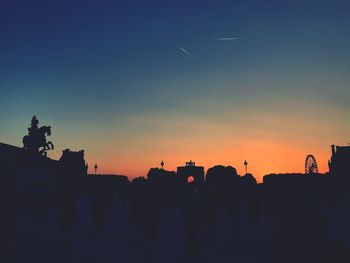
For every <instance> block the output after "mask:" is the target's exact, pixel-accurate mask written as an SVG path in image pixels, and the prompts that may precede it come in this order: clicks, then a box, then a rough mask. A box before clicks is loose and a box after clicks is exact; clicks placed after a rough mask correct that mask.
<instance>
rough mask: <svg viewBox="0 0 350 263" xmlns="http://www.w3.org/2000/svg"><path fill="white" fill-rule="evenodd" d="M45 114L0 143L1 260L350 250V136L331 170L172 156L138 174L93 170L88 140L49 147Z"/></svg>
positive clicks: (273, 255) (193, 258)
mask: <svg viewBox="0 0 350 263" xmlns="http://www.w3.org/2000/svg"><path fill="white" fill-rule="evenodd" d="M41 125H42V124H41V122H39V120H38V119H37V117H36V116H33V117H32V121H31V123H30V127H29V128H28V135H25V136H24V139H23V147H22V148H20V147H16V146H13V145H9V144H4V143H0V167H1V168H2V169H1V171H0V197H1V198H0V200H1V201H0V230H1V231H0V261H1V262H22V261H23V260H24V259H25V258H31V259H35V260H36V262H47V261H48V260H49V261H51V262H62V261H65V262H76V261H84V262H101V260H103V261H105V262H115V261H116V260H119V261H123V262H131V263H134V262H135V263H136V262H164V261H165V260H166V261H167V262H204V263H205V262H208V263H209V262H218V258H219V259H220V260H219V261H220V262H232V261H238V262H252V263H253V262H272V263H280V262H287V263H288V262H291V263H292V262H296V261H298V262H308V263H310V262H311V263H316V262H317V263H319V262H321V263H322V262H325V263H326V262H329V261H334V262H340V263H342V262H344V263H345V262H348V261H349V260H350V235H349V233H350V224H349V221H348V218H350V206H349V204H350V191H349V189H348V187H349V184H350V176H349V171H348V163H349V160H350V146H335V145H332V146H331V147H330V157H329V161H328V166H329V172H328V173H324V174H322V173H318V170H317V168H318V164H317V161H316V159H315V157H314V156H312V155H308V156H306V158H305V171H304V173H287V174H285V173H279V174H268V175H265V176H264V178H263V183H261V184H258V183H257V180H256V179H255V178H254V176H253V174H251V173H249V172H250V166H249V169H248V165H250V162H249V163H248V162H247V160H245V161H244V165H245V168H246V170H245V171H246V173H245V174H243V175H240V174H238V173H237V170H236V169H235V168H234V167H232V166H224V165H215V166H213V167H210V168H208V170H207V171H206V172H205V168H204V167H203V166H200V165H197V164H196V162H195V161H193V160H189V161H187V162H185V164H184V165H183V166H178V167H177V170H176V172H175V171H169V170H167V169H166V162H164V161H163V160H162V161H161V162H160V163H159V165H160V167H154V168H150V169H149V172H148V173H147V175H146V176H140V177H137V178H134V179H130V180H129V179H128V177H126V176H122V175H116V174H103V173H99V172H98V170H97V169H98V168H99V166H98V165H97V164H95V165H94V166H93V168H94V170H95V172H94V173H93V174H89V173H88V164H87V163H86V161H85V151H84V150H80V151H72V150H70V149H65V150H64V151H63V152H62V155H61V157H60V158H59V160H54V159H51V158H49V157H48V152H49V151H50V150H52V148H53V147H51V146H52V145H53V143H52V142H50V143H49V142H48V141H47V138H46V136H51V135H52V134H51V129H50V131H49V129H48V128H47V127H49V126H45V125H44V126H41ZM53 131H54V130H53ZM48 145H50V146H48ZM135 165H136V164H135ZM29 240H30V242H28V241H29ZM112 248H113V249H112ZM252 251H254V253H252ZM169 256H170V257H169ZM53 257H54V259H53Z"/></svg>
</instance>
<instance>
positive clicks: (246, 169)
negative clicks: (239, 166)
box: [244, 160, 248, 174]
mask: <svg viewBox="0 0 350 263" xmlns="http://www.w3.org/2000/svg"><path fill="white" fill-rule="evenodd" d="M244 166H245V173H246V174H247V173H248V163H247V160H245V161H244Z"/></svg>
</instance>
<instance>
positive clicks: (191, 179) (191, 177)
mask: <svg viewBox="0 0 350 263" xmlns="http://www.w3.org/2000/svg"><path fill="white" fill-rule="evenodd" d="M193 182H194V177H193V176H189V177H187V183H188V184H192V183H193Z"/></svg>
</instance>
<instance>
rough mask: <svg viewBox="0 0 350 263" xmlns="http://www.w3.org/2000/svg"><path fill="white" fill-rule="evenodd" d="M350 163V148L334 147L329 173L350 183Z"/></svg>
mask: <svg viewBox="0 0 350 263" xmlns="http://www.w3.org/2000/svg"><path fill="white" fill-rule="evenodd" d="M349 163H350V146H335V145H332V156H331V160H330V161H329V163H328V165H329V172H330V174H331V175H333V176H335V177H336V178H338V179H343V180H347V181H350V177H349V171H348V166H349Z"/></svg>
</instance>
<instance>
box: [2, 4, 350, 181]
mask: <svg viewBox="0 0 350 263" xmlns="http://www.w3.org/2000/svg"><path fill="white" fill-rule="evenodd" d="M349 14H350V3H349V1H322V0H320V1H210V2H205V1H183V2H179V1H65V0H61V1H56V2H54V1H1V6H0V33H1V35H0V90H1V96H0V103H1V111H0V119H1V120H2V124H1V125H0V131H1V134H2V138H0V139H1V140H3V141H6V142H9V143H13V144H17V145H21V137H22V136H23V135H24V133H25V132H26V130H25V128H26V126H28V123H29V120H30V118H31V116H32V115H34V114H37V115H38V117H39V120H42V124H50V125H51V126H53V134H54V137H53V138H52V140H53V141H54V142H56V145H57V146H58V149H59V150H62V149H63V148H66V147H71V148H74V149H80V148H84V149H86V150H87V159H88V160H89V161H90V162H99V163H101V167H103V166H105V167H106V171H115V172H123V173H130V174H132V175H136V174H137V173H143V172H144V170H145V169H146V167H149V166H152V165H154V164H155V163H156V164H158V161H159V159H167V160H169V161H168V163H169V166H170V167H171V168H173V167H175V166H176V165H177V164H178V163H177V162H179V160H183V161H186V159H187V158H192V159H198V161H202V162H203V164H204V165H209V164H211V162H210V161H209V160H213V162H214V161H216V162H223V163H224V164H229V163H231V162H233V164H236V163H235V162H237V164H236V165H238V164H239V165H240V164H241V159H242V158H243V159H244V158H249V155H252V156H253V154H252V153H251V151H249V149H248V150H246V155H248V156H245V157H241V156H240V155H239V152H238V151H237V149H238V148H239V147H244V146H242V145H246V144H245V143H243V142H252V141H258V142H264V143H262V145H264V147H265V146H266V145H265V143H267V145H269V143H270V144H271V145H272V146H271V147H273V145H275V146H276V145H283V144H285V143H291V144H293V145H296V144H297V143H295V142H297V141H299V144H300V145H298V147H297V149H295V151H296V152H297V153H300V155H301V156H300V159H303V158H304V156H303V154H304V152H305V155H306V154H307V153H308V152H309V151H315V152H316V153H319V155H320V156H322V157H321V158H323V159H325V158H326V154H328V152H327V151H328V144H329V143H332V142H334V143H346V142H347V141H348V137H346V134H349V124H348V123H349V121H348V120H349V117H350V114H349V113H350V106H349V98H350V91H349V90H350V87H349V83H350V77H349V69H350V54H349V46H350V34H349V33H350V32H349V31H350V30H349V28H350V16H349ZM220 37H235V38H237V39H236V40H234V41H216V40H214V39H215V38H220ZM179 47H183V48H185V49H186V50H188V51H189V52H190V53H191V56H188V55H186V54H185V53H183V52H182V51H180V50H179ZM299 126H300V128H297V127H299ZM310 129H312V130H313V131H312V133H311V132H310ZM326 131H328V132H326ZM221 140H223V141H221ZM175 142H176V143H175ZM209 142H210V143H209ZM189 143H190V146H188V147H187V146H186V147H182V146H181V145H189ZM165 145H168V146H165ZM178 145H180V146H178ZM247 147H248V146H247ZM252 147H253V146H252ZM261 147H263V146H261ZM286 147H289V146H287V145H286ZM208 148H211V150H210V151H209V150H208ZM214 148H215V149H214ZM230 149H231V150H230ZM233 149H234V150H233ZM253 149H254V147H253V148H252V151H253ZM206 150H208V152H206ZM223 153H225V154H226V155H225V154H223ZM56 155H57V156H59V152H57V153H55V156H56ZM146 155H147V158H146V157H145V156H146ZM212 155H214V156H212ZM271 155H272V156H273V154H271ZM275 155H276V156H279V152H277V153H275ZM316 157H317V156H316ZM252 158H253V159H254V158H258V157H252ZM271 158H272V157H271ZM276 158H277V157H276ZM134 159H135V160H138V161H139V163H140V167H141V168H139V169H134V168H133V165H132V162H131V160H134ZM280 161H281V160H277V159H276V160H271V162H272V163H276V162H280ZM297 161H299V159H296V160H295V162H297ZM324 161H325V160H324ZM113 162H115V163H113ZM258 162H259V161H258V160H256V163H257V164H258ZM260 162H264V163H266V160H261V161H260ZM142 165H143V166H142ZM296 165H297V163H293V161H291V162H290V163H288V162H286V163H283V164H281V165H279V166H278V168H280V169H286V170H289V169H292V168H293V167H296ZM258 166H259V165H258ZM114 167H115V168H114ZM259 167H260V168H259V169H257V170H256V172H257V173H266V172H270V170H267V168H262V166H261V165H260V166H259ZM300 167H302V165H301V164H300Z"/></svg>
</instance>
